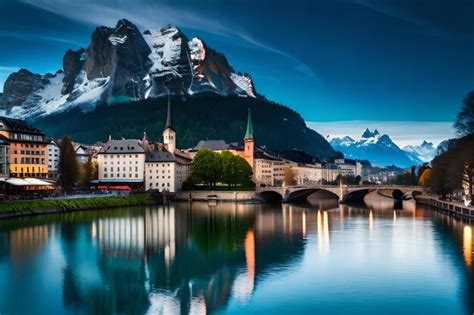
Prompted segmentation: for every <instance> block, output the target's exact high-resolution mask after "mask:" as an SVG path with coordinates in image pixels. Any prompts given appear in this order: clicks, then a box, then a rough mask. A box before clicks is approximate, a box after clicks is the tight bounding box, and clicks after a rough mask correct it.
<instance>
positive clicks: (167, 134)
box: [163, 97, 176, 154]
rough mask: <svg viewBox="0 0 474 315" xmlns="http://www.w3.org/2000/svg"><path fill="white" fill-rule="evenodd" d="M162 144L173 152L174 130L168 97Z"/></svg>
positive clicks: (174, 145) (174, 146)
mask: <svg viewBox="0 0 474 315" xmlns="http://www.w3.org/2000/svg"><path fill="white" fill-rule="evenodd" d="M163 144H164V145H165V147H166V149H167V150H168V151H169V152H170V153H172V154H174V150H175V149H176V131H174V129H173V122H172V118H171V105H170V99H169V97H168V114H167V117H166V127H165V130H164V131H163Z"/></svg>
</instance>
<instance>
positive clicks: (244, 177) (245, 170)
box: [233, 155, 255, 187]
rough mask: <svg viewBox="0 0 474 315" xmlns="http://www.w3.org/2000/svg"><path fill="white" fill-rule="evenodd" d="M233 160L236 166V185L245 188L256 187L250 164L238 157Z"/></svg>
mask: <svg viewBox="0 0 474 315" xmlns="http://www.w3.org/2000/svg"><path fill="white" fill-rule="evenodd" d="M233 159H234V163H233V164H234V166H235V183H237V184H239V185H241V186H244V187H251V186H252V187H253V186H255V184H254V183H253V182H252V180H251V177H252V174H253V171H252V167H251V166H250V165H249V163H248V162H247V161H246V160H245V159H244V158H242V157H240V156H237V155H235V156H234V158H233Z"/></svg>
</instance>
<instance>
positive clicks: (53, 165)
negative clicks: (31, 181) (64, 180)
mask: <svg viewBox="0 0 474 315" xmlns="http://www.w3.org/2000/svg"><path fill="white" fill-rule="evenodd" d="M59 155H60V149H59V146H58V144H57V143H56V142H55V141H54V140H51V141H50V142H49V143H48V178H58V176H59Z"/></svg>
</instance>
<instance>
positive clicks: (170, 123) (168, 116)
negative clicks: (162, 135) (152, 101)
mask: <svg viewBox="0 0 474 315" xmlns="http://www.w3.org/2000/svg"><path fill="white" fill-rule="evenodd" d="M168 128H169V129H173V122H172V119H171V104H170V96H169V95H168V113H167V116H166V127H165V129H168ZM173 130H174V129H173Z"/></svg>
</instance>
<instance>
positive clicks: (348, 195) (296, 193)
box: [256, 185, 423, 203]
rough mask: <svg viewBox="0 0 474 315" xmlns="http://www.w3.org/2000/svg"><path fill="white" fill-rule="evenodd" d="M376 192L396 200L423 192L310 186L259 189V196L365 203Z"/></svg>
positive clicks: (402, 188) (398, 188) (406, 188)
mask: <svg viewBox="0 0 474 315" xmlns="http://www.w3.org/2000/svg"><path fill="white" fill-rule="evenodd" d="M374 191H376V192H377V193H378V194H380V195H381V196H385V197H389V198H393V199H395V200H403V199H408V198H410V197H412V196H413V195H416V194H421V193H422V192H423V190H422V188H421V187H415V186H388V185H387V186H382V185H381V186H375V185H372V186H335V185H308V186H287V187H259V188H257V191H256V192H257V195H258V196H259V197H260V198H262V199H263V200H265V201H281V202H285V203H286V202H302V201H306V200H307V198H308V197H309V196H310V195H312V194H316V195H317V197H319V198H321V199H336V198H337V199H338V200H339V202H341V203H344V202H351V201H363V200H364V197H365V195H367V194H368V193H370V192H374Z"/></svg>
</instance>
